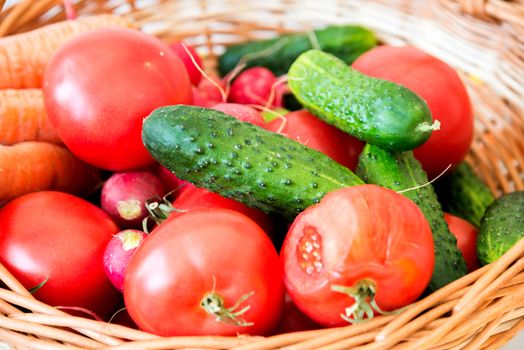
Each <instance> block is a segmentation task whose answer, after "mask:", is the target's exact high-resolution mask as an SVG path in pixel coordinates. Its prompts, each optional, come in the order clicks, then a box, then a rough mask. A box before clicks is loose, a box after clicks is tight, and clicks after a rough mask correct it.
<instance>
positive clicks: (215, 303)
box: [200, 292, 255, 327]
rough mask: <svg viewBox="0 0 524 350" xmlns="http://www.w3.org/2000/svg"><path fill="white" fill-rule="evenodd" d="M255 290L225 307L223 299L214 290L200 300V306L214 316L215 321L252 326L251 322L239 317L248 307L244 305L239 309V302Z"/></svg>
mask: <svg viewBox="0 0 524 350" xmlns="http://www.w3.org/2000/svg"><path fill="white" fill-rule="evenodd" d="M253 294H255V292H249V293H247V294H244V295H243V296H241V297H240V298H239V299H238V300H237V302H236V303H235V304H234V305H233V306H231V307H228V308H227V307H226V306H225V304H224V299H223V298H222V297H221V296H220V295H219V294H217V293H216V292H209V293H207V294H206V295H204V297H203V298H202V300H201V301H200V306H201V307H202V308H203V309H204V310H205V311H206V312H207V313H208V314H210V315H214V316H216V318H215V319H216V321H220V322H224V323H229V324H233V325H235V326H241V327H248V326H252V325H253V324H254V323H253V322H247V321H245V320H244V319H242V318H239V317H240V316H242V315H243V314H245V313H246V312H247V311H248V310H249V309H250V308H251V306H250V305H247V306H244V307H243V308H241V309H240V310H238V308H240V306H241V304H242V303H243V302H244V301H246V300H247V299H248V298H249V297H251V296H252V295H253Z"/></svg>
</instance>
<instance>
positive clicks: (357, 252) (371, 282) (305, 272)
mask: <svg viewBox="0 0 524 350" xmlns="http://www.w3.org/2000/svg"><path fill="white" fill-rule="evenodd" d="M281 258H282V261H283V263H284V282H285V284H286V288H287V292H288V293H289V295H290V296H291V298H292V299H293V301H294V302H295V304H296V305H297V306H298V307H299V308H300V309H301V310H302V312H304V313H305V314H306V315H307V316H309V317H310V318H311V319H313V320H314V321H316V322H318V323H320V324H322V325H325V326H341V325H344V324H347V321H346V320H345V319H344V318H342V317H341V314H344V313H345V310H346V308H347V307H350V306H352V304H354V301H355V299H354V297H352V296H349V294H346V293H344V292H341V291H335V290H333V288H345V289H346V292H350V290H349V289H350V288H352V289H353V292H355V291H359V293H358V294H359V296H362V297H364V300H369V299H370V298H371V297H373V296H374V297H375V300H376V303H377V305H378V307H379V308H380V309H381V310H384V311H388V310H394V309H397V308H400V307H403V306H405V305H407V304H409V303H411V302H413V301H415V300H416V299H417V298H418V297H419V296H420V294H421V293H422V292H423V291H424V289H425V288H426V286H427V285H428V283H429V281H430V279H431V275H432V272H433V265H434V252H433V237H432V235H431V229H430V227H429V224H428V222H427V220H426V219H425V217H424V215H423V214H422V212H421V211H420V209H419V208H418V207H417V206H416V205H415V204H414V203H413V202H412V201H410V200H409V199H407V198H406V197H403V196H402V195H400V194H398V193H396V192H394V191H392V190H389V189H386V188H383V187H380V186H376V185H361V186H353V187H348V188H344V189H341V190H337V191H333V192H331V193H328V194H327V195H326V196H325V197H324V198H323V199H322V200H321V201H320V203H319V204H317V205H315V206H311V207H309V208H308V209H306V210H305V211H304V212H302V213H301V214H299V215H298V216H297V218H296V219H295V221H294V222H293V225H292V226H291V228H290V230H289V232H288V234H287V236H286V238H285V240H284V244H283V246H282V251H281ZM364 292H366V293H364ZM375 311H376V310H375ZM347 316H348V318H351V316H352V315H347ZM371 316H373V313H372V314H371Z"/></svg>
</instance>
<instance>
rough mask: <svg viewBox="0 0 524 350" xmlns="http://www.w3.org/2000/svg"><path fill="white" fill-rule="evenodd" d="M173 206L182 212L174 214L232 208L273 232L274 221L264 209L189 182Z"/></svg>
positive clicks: (174, 214) (266, 230) (267, 231)
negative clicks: (205, 209) (247, 204)
mask: <svg viewBox="0 0 524 350" xmlns="http://www.w3.org/2000/svg"><path fill="white" fill-rule="evenodd" d="M173 207H174V208H175V209H177V210H179V211H180V212H176V211H175V212H174V213H173V214H172V216H177V215H180V214H182V213H183V212H186V211H192V210H195V209H203V208H215V209H217V208H222V209H230V210H234V211H237V212H239V213H241V214H244V215H246V216H247V217H249V218H250V219H251V220H253V221H255V222H256V223H257V224H258V225H259V226H260V227H261V228H262V229H264V231H265V232H266V233H268V234H271V233H272V231H273V221H272V220H271V217H270V216H269V215H268V214H266V213H264V212H263V211H261V210H259V209H255V208H251V207H248V206H246V205H244V204H242V203H240V202H237V201H235V200H233V199H229V198H226V197H224V196H221V195H219V194H218V193H214V192H211V191H208V190H206V189H204V188H199V187H195V186H193V185H191V184H187V186H185V188H184V189H183V190H182V191H180V192H179V194H178V196H177V197H176V199H175V201H174V202H173Z"/></svg>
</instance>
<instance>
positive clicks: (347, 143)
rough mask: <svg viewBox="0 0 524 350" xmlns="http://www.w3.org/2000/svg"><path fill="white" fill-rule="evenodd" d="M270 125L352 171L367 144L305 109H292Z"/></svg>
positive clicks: (268, 124)
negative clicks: (292, 110)
mask: <svg viewBox="0 0 524 350" xmlns="http://www.w3.org/2000/svg"><path fill="white" fill-rule="evenodd" d="M266 128H267V129H268V130H271V131H273V132H279V133H281V134H282V135H284V136H287V137H289V138H290V139H293V140H296V141H298V142H300V143H302V144H304V145H306V146H307V147H310V148H313V149H316V150H317V151H320V152H322V153H324V154H325V155H327V156H328V157H330V158H332V159H333V160H335V161H337V162H338V163H340V164H342V165H343V166H345V167H347V168H349V169H351V170H355V168H356V167H357V162H358V156H359V155H360V153H361V152H362V148H363V147H364V143H363V142H362V141H360V140H358V139H356V138H354V137H353V136H351V135H349V134H346V133H345V132H342V131H340V130H339V129H337V128H335V127H334V126H332V125H329V124H327V123H326V122H324V121H322V120H321V119H319V118H317V117H315V116H314V115H313V114H311V113H310V112H308V111H306V110H305V109H303V110H299V111H294V112H290V113H288V114H286V115H285V117H284V118H276V119H273V120H272V121H270V122H269V123H267V124H266Z"/></svg>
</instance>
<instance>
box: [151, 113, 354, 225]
mask: <svg viewBox="0 0 524 350" xmlns="http://www.w3.org/2000/svg"><path fill="white" fill-rule="evenodd" d="M142 140H143V143H144V145H145V147H146V149H147V150H148V151H149V153H151V155H152V156H153V158H155V159H156V160H157V161H158V162H159V163H160V164H162V165H163V166H165V167H166V168H168V169H169V170H171V171H172V172H173V173H175V174H176V175H177V176H178V177H180V178H181V179H183V180H187V181H189V182H191V183H193V184H195V185H196V186H199V187H204V188H207V189H208V190H210V191H213V192H217V193H219V194H221V195H223V196H225V197H228V198H234V199H235V200H238V201H240V202H242V203H244V204H246V205H248V206H251V207H255V208H259V209H261V210H263V211H265V212H267V213H278V214H280V215H282V216H283V217H285V218H286V219H293V218H294V217H295V216H296V215H297V214H298V213H300V212H301V211H303V210H304V209H305V208H307V207H308V206H310V205H313V204H315V203H318V202H319V201H320V199H321V198H322V197H323V196H324V195H325V194H326V193H328V192H330V191H333V190H337V189H340V188H344V187H348V186H353V185H359V184H363V181H362V180H361V179H359V178H358V177H357V176H356V175H355V174H354V173H353V172H351V170H349V169H347V168H346V167H344V166H342V165H340V164H338V163H337V162H335V161H334V160H332V159H331V158H329V157H328V156H326V155H324V154H323V153H320V152H318V151H315V150H313V149H311V148H308V147H306V146H304V145H302V144H300V143H298V142H296V141H293V140H291V139H289V138H287V137H284V136H282V135H279V134H276V133H272V132H270V131H267V130H265V129H263V128H260V127H257V126H255V125H252V124H249V123H245V122H241V121H239V120H237V119H235V118H233V117H231V116H229V115H226V114H224V113H222V112H219V111H215V110H212V109H205V108H200V107H194V106H183V105H178V106H168V107H162V108H159V109H157V110H155V111H153V113H152V114H151V115H150V116H149V117H147V118H146V119H145V120H144V124H143V128H142Z"/></svg>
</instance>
